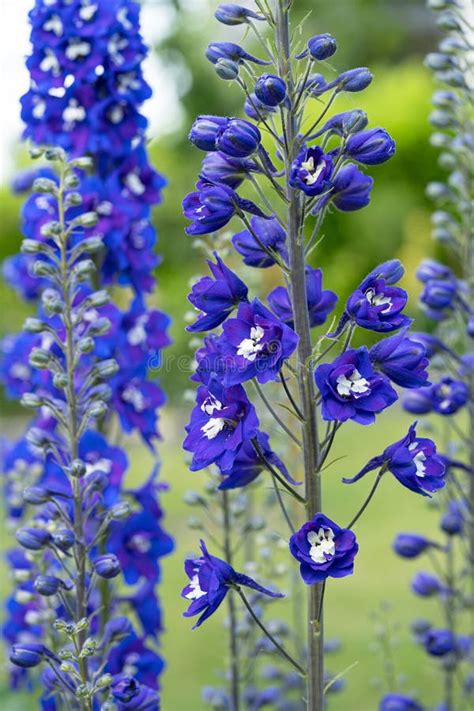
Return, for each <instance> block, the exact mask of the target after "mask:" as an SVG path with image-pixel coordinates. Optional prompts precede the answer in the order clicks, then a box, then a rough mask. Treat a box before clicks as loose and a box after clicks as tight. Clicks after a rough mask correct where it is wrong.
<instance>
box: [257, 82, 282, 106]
mask: <svg viewBox="0 0 474 711" xmlns="http://www.w3.org/2000/svg"><path fill="white" fill-rule="evenodd" d="M255 96H256V97H257V99H258V100H259V101H261V102H262V104H265V106H270V107H271V108H274V107H275V106H278V105H279V104H281V103H282V102H283V101H284V100H285V98H286V83H285V82H284V81H283V79H281V78H280V77H279V76H276V75H274V74H262V76H261V77H260V78H259V79H258V81H257V83H256V84H255Z"/></svg>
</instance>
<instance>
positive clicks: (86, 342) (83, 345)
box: [77, 336, 95, 353]
mask: <svg viewBox="0 0 474 711" xmlns="http://www.w3.org/2000/svg"><path fill="white" fill-rule="evenodd" d="M94 345H95V343H94V339H93V338H91V337H90V336H85V337H84V338H81V339H80V340H79V341H78V342H77V350H78V351H79V352H80V353H92V351H93V350H94Z"/></svg>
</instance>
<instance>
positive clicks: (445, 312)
mask: <svg viewBox="0 0 474 711" xmlns="http://www.w3.org/2000/svg"><path fill="white" fill-rule="evenodd" d="M457 296H458V285H457V283H456V282H455V281H448V280H441V279H429V280H428V281H426V282H425V286H424V289H423V291H422V293H421V296H420V302H421V305H422V307H423V309H424V311H425V313H426V314H427V315H428V316H429V317H430V318H432V319H434V320H435V321H441V320H443V319H445V318H447V317H448V316H449V315H450V314H451V313H452V312H453V309H454V306H455V303H456V299H457Z"/></svg>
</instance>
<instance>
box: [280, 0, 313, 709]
mask: <svg viewBox="0 0 474 711" xmlns="http://www.w3.org/2000/svg"><path fill="white" fill-rule="evenodd" d="M276 29H277V38H276V39H277V48H278V62H279V73H280V76H281V77H282V78H283V79H284V80H285V82H286V85H287V90H288V95H289V99H290V101H289V106H290V107H291V106H292V105H294V101H295V93H296V87H295V82H294V77H293V72H292V66H291V40H290V18H289V6H288V3H287V2H286V0H278V4H277V16H276ZM282 122H283V135H284V137H285V149H284V158H285V170H286V192H287V198H288V210H287V230H288V236H287V240H288V250H289V256H290V287H291V300H292V306H293V315H294V324H295V331H296V333H297V334H298V337H299V343H298V367H297V378H298V385H299V391H300V403H301V410H302V414H303V418H304V419H303V422H302V424H301V429H302V436H303V459H304V477H305V494H306V495H305V498H306V518H307V520H310V519H312V518H313V517H314V515H315V514H316V513H318V512H319V511H321V508H322V500H321V499H322V496H321V477H320V473H319V471H318V458H319V442H318V431H317V420H316V408H315V405H314V403H315V386H314V381H313V375H312V372H311V355H312V343H311V329H310V323H309V314H308V303H307V296H306V270H305V266H306V265H305V245H304V239H303V233H302V229H301V227H302V203H301V199H300V195H299V193H298V191H296V190H295V189H293V188H292V187H291V185H290V184H289V176H290V172H291V165H292V163H293V161H294V159H295V158H296V156H297V154H298V151H299V138H298V136H299V133H300V126H299V122H298V118H297V116H296V114H295V112H294V110H293V109H291V108H289V109H288V108H284V109H283V110H282ZM322 593H323V587H322V584H318V585H310V586H308V603H307V604H308V609H307V647H308V674H307V692H306V706H307V709H309V710H310V711H321V709H322V708H323V702H324V674H323V665H324V653H323V622H322V617H323V614H322ZM320 611H321V615H319V613H320ZM318 617H320V620H319V621H318Z"/></svg>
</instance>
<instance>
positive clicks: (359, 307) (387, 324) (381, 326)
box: [346, 265, 411, 333]
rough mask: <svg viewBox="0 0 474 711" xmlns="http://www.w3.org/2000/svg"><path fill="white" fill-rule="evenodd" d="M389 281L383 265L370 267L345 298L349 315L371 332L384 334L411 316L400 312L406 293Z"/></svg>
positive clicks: (405, 324)
mask: <svg viewBox="0 0 474 711" xmlns="http://www.w3.org/2000/svg"><path fill="white" fill-rule="evenodd" d="M402 273H403V272H402ZM392 284H393V281H392V280H391V279H389V280H387V279H386V278H385V277H384V265H380V266H379V267H376V268H375V269H373V270H372V271H371V272H370V274H368V275H367V276H366V277H365V279H363V281H362V282H361V284H360V285H359V287H358V288H357V289H356V290H355V291H354V292H353V293H352V294H351V296H350V297H349V298H348V300H347V304H346V313H347V314H348V316H349V317H350V318H351V319H352V320H353V321H354V322H355V323H356V324H357V325H358V326H361V327H362V328H366V329H368V330H370V331H378V332H382V333H387V332H390V331H396V330H398V329H399V328H402V327H404V326H408V325H409V324H410V323H411V319H410V318H408V316H405V315H404V314H403V313H402V311H403V309H404V308H405V306H406V303H407V300H408V295H407V293H406V291H404V289H400V288H399V287H396V286H393V285H392Z"/></svg>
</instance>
